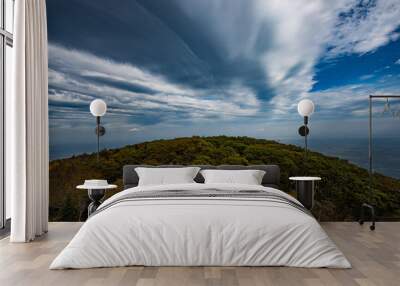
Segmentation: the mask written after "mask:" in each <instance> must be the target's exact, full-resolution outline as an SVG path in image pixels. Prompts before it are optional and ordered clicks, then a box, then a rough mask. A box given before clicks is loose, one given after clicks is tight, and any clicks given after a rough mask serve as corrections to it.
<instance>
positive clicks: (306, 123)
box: [299, 116, 310, 171]
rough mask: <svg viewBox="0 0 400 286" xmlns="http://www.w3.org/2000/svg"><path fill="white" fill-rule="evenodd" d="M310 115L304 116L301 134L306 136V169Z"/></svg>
mask: <svg viewBox="0 0 400 286" xmlns="http://www.w3.org/2000/svg"><path fill="white" fill-rule="evenodd" d="M309 132H310V130H309V129H308V116H304V125H302V126H300V128H299V134H300V136H302V137H304V171H305V170H307V153H308V133H309Z"/></svg>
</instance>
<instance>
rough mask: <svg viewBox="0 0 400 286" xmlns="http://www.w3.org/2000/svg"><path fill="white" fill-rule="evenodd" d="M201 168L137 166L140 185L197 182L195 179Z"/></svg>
mask: <svg viewBox="0 0 400 286" xmlns="http://www.w3.org/2000/svg"><path fill="white" fill-rule="evenodd" d="M199 170H200V168H199V167H182V168H146V167H137V168H135V171H136V173H137V174H138V176H139V184H138V185H139V186H150V185H170V184H187V183H195V181H194V180H193V179H194V178H195V177H196V175H197V173H198V172H199Z"/></svg>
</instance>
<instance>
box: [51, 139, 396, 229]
mask: <svg viewBox="0 0 400 286" xmlns="http://www.w3.org/2000/svg"><path fill="white" fill-rule="evenodd" d="M126 164H149V165H165V164H182V165H190V164H199V165H200V164H209V165H220V164H240V165H250V164H251V165H253V164H277V165H279V166H280V168H281V190H283V191H285V192H289V193H291V194H294V192H293V189H294V184H293V182H291V181H289V179H288V178H289V177H290V176H296V175H312V176H320V177H322V181H321V182H319V183H318V187H317V192H316V196H315V199H316V204H315V207H314V209H313V211H312V212H313V214H314V215H315V216H316V217H317V218H318V219H320V220H354V219H356V218H357V217H358V214H359V211H360V205H361V203H363V202H369V203H372V204H373V205H375V206H376V208H377V214H378V216H379V217H381V219H395V220H397V219H399V218H400V180H396V179H394V178H391V177H387V176H383V175H381V174H375V175H374V177H373V187H372V191H370V190H369V179H368V172H367V170H365V169H363V168H360V167H358V166H356V165H354V164H352V163H349V162H348V161H346V160H342V159H339V158H335V157H329V156H325V155H323V154H321V153H317V152H313V151H310V152H309V153H308V156H307V163H306V164H305V163H304V150H303V149H302V148H300V147H297V146H295V145H286V144H281V143H278V142H275V141H270V140H264V139H255V138H249V137H227V136H216V137H197V136H195V137H190V138H176V139H172V140H156V141H152V142H145V143H141V144H136V145H129V146H125V147H122V148H119V149H110V150H103V151H102V152H101V153H100V162H99V163H97V161H96V154H95V153H93V154H82V155H79V156H73V157H71V158H67V159H61V160H54V161H51V162H50V209H49V212H50V214H49V216H50V220H51V221H77V220H79V216H80V212H83V209H84V207H85V205H86V203H87V201H88V199H87V192H86V191H84V190H76V189H75V187H76V186H77V185H79V184H82V183H83V181H84V180H85V179H96V178H106V179H107V180H108V181H109V183H113V184H117V185H118V186H119V188H118V189H117V190H115V191H113V192H110V193H107V197H109V196H110V195H112V194H114V193H116V192H118V191H121V190H122V167H123V166H124V165H126ZM83 214H84V213H83ZM82 218H83V219H84V218H85V216H84V215H83V216H82ZM82 218H81V219H82Z"/></svg>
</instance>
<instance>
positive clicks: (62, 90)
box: [47, 0, 400, 153]
mask: <svg viewBox="0 0 400 286" xmlns="http://www.w3.org/2000/svg"><path fill="white" fill-rule="evenodd" d="M47 13H48V37H49V110H50V141H51V144H52V146H53V147H54V146H56V145H59V146H61V145H63V144H74V146H76V147H74V148H76V152H77V153H79V152H80V151H86V150H85V148H83V147H82V148H81V149H79V144H81V145H82V146H84V145H85V144H91V143H92V142H93V140H94V139H95V137H94V134H93V130H92V129H93V127H94V122H95V121H94V118H93V117H92V116H91V115H90V113H89V104H90V102H91V100H93V99H95V98H102V99H104V100H105V101H106V102H107V104H108V107H109V109H108V112H107V114H106V115H105V117H104V118H103V122H104V125H105V127H106V128H107V135H106V136H105V137H104V138H102V140H103V141H102V142H103V144H104V145H105V146H121V145H125V144H132V143H136V142H140V141H144V140H151V139H157V138H171V137H179V136H191V135H217V134H227V135H247V136H255V137H261V138H274V139H285V138H291V137H296V136H297V128H298V126H299V125H300V124H301V118H300V117H299V115H298V114H297V110H296V105H297V102H298V101H299V100H301V99H302V98H311V99H312V100H313V101H314V102H315V104H316V112H315V114H314V115H313V116H312V118H311V124H312V128H313V129H312V135H313V136H316V137H318V136H319V137H324V136H328V135H329V134H336V136H337V135H338V134H339V135H340V136H343V137H346V138H347V137H348V138H351V137H363V136H365V135H366V134H367V133H366V128H367V125H366V115H367V113H366V112H367V95H368V94H371V93H397V94H399V93H400V3H399V2H398V1H396V0H381V1H358V0H357V1H356V0H341V1H340V0H339V1H323V0H295V1H293V0H286V1H285V0H280V1H278V0H271V1H263V0H169V1H162V0H158V1H155V0H141V1H139V0H138V1H134V0H121V1H106V0H100V1H90V0H79V1H77V0H76V1H75V0H48V1H47ZM392 106H393V107H396V105H395V103H393V105H392ZM381 107H382V105H379V104H378V105H377V109H376V111H377V112H378V109H379V108H381ZM399 107H400V106H399ZM399 120H400V119H398V120H397V121H396V120H381V121H382V122H381V123H380V124H381V127H382V128H381V129H380V132H381V133H382V134H381V135H382V136H385V135H388V134H392V132H393V130H395V128H398V125H399ZM397 130H398V129H397Z"/></svg>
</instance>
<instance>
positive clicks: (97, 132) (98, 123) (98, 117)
mask: <svg viewBox="0 0 400 286" xmlns="http://www.w3.org/2000/svg"><path fill="white" fill-rule="evenodd" d="M99 128H100V116H96V135H97V163H98V162H99V153H100V132H99Z"/></svg>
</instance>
